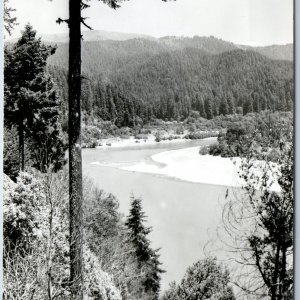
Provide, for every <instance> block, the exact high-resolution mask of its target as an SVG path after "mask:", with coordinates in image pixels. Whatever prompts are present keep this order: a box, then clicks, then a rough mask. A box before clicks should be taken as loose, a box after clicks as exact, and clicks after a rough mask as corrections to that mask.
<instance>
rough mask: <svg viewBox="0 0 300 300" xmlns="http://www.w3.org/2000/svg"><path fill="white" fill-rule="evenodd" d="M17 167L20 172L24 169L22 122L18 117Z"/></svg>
mask: <svg viewBox="0 0 300 300" xmlns="http://www.w3.org/2000/svg"><path fill="white" fill-rule="evenodd" d="M19 167H20V170H21V171H24V169H25V151H24V120H23V117H22V116H21V117H20V121H19Z"/></svg>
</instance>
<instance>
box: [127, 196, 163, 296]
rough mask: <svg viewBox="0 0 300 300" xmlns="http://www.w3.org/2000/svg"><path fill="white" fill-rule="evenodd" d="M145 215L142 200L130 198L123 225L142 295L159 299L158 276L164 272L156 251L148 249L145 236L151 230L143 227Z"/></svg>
mask: <svg viewBox="0 0 300 300" xmlns="http://www.w3.org/2000/svg"><path fill="white" fill-rule="evenodd" d="M145 218H146V216H145V213H144V212H143V210H142V200H141V199H139V198H134V197H133V196H132V198H131V209H130V213H129V216H128V217H127V221H126V223H125V225H126V226H127V227H128V229H129V241H130V242H131V243H132V244H133V247H134V249H135V257H136V258H137V260H138V261H137V263H138V268H139V270H140V272H141V274H144V275H142V287H143V289H142V293H145V294H146V295H147V297H149V299H158V298H159V289H160V274H161V273H163V272H164V271H163V270H162V269H161V268H160V265H161V263H160V262H159V254H158V250H153V249H151V247H150V241H149V239H148V237H147V235H148V234H149V233H150V232H151V228H147V227H145V225H144V224H143V223H144V221H145Z"/></svg>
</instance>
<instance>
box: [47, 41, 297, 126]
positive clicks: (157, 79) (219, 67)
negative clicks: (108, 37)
mask: <svg viewBox="0 0 300 300" xmlns="http://www.w3.org/2000/svg"><path fill="white" fill-rule="evenodd" d="M182 43H183V42H182ZM64 47H65V46H64V45H59V49H58V54H57V55H56V56H55V57H53V58H52V60H51V61H50V63H51V64H52V65H53V66H60V67H61V66H64V65H65V63H63V62H62V61H61V60H62V59H63V57H64V54H63V53H64ZM82 60H83V70H84V72H85V76H86V77H87V78H89V79H90V82H89V85H91V88H92V89H94V88H93V87H94V86H96V85H97V82H99V81H100V82H101V81H103V82H106V83H108V84H110V85H111V86H113V87H115V86H117V87H118V91H119V92H120V93H121V95H122V96H123V97H125V98H126V99H130V100H133V101H134V102H135V103H136V102H138V103H140V105H141V107H142V108H143V110H144V111H145V112H151V114H152V117H154V118H160V119H164V120H172V119H174V120H177V119H185V118H187V117H188V116H189V115H190V113H191V111H198V112H199V113H200V115H201V116H202V117H206V118H208V119H211V118H213V117H215V116H217V115H220V114H233V113H235V112H239V113H243V114H247V113H251V112H260V111H263V110H266V109H269V110H273V111H275V110H276V111H277V110H278V111H290V110H291V109H292V103H293V100H292V99H293V98H292V97H293V96H292V94H293V72H292V70H293V66H292V63H291V62H287V61H273V60H270V59H268V58H266V57H264V56H261V55H260V54H258V53H255V52H253V51H244V50H234V49H230V51H228V52H221V53H218V54H215V55H211V54H208V53H204V52H203V51H202V50H201V49H199V48H196V46H195V45H194V46H193V48H186V47H184V46H182V49H181V48H180V50H178V49H174V48H166V46H165V42H161V41H159V42H157V41H149V40H144V39H133V40H127V41H103V43H101V44H100V43H99V42H85V43H83V57H82ZM108 62H111V63H108ZM56 78H58V80H60V78H59V77H58V76H56ZM59 85H60V86H62V84H59ZM221 87H222V88H221ZM96 89H97V88H96ZM93 98H94V99H93ZM91 102H92V103H94V106H92V105H89V107H87V108H86V110H87V111H90V109H91V108H92V109H93V108H95V109H97V101H95V96H94V97H93V96H91V97H90V102H89V103H91ZM203 106H204V108H203ZM83 109H85V107H83ZM116 109H118V106H116ZM144 115H145V114H144ZM146 115H148V114H146ZM142 119H143V116H142Z"/></svg>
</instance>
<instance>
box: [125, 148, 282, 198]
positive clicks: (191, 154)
mask: <svg viewBox="0 0 300 300" xmlns="http://www.w3.org/2000/svg"><path fill="white" fill-rule="evenodd" d="M199 149H200V147H190V148H184V149H179V150H171V151H165V152H161V153H158V154H154V155H152V156H151V158H150V159H148V160H146V161H142V162H139V163H137V164H132V165H130V166H123V167H121V169H122V170H126V171H131V172H141V173H150V174H154V175H161V176H167V177H171V178H175V179H179V180H183V181H188V182H192V183H202V184H213V185H221V186H228V187H242V186H244V185H245V181H244V180H243V179H242V178H241V177H240V176H239V170H240V166H241V163H242V160H241V159H240V158H237V157H235V158H225V157H221V156H211V155H200V154H199ZM261 164H264V162H261V161H256V162H255V163H254V166H253V169H252V172H253V174H254V175H255V178H257V177H259V178H262V170H263V166H262V165H261ZM272 170H273V171H271V170H269V172H270V174H269V178H270V179H269V180H270V189H271V190H273V191H278V192H279V191H280V187H279V185H278V183H277V180H276V178H277V176H278V170H277V169H276V166H275V165H274V166H273V167H272ZM271 181H272V182H273V183H271ZM259 182H260V181H259ZM256 185H257V188H258V189H260V184H259V183H256Z"/></svg>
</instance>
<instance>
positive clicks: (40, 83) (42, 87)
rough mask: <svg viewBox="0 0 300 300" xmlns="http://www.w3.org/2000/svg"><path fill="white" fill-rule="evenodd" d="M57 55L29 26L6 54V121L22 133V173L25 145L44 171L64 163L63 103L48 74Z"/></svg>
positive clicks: (20, 134)
mask: <svg viewBox="0 0 300 300" xmlns="http://www.w3.org/2000/svg"><path fill="white" fill-rule="evenodd" d="M54 51H55V49H54V48H53V47H51V46H46V45H44V44H42V42H41V40H40V39H37V38H36V32H35V31H34V30H33V29H32V27H31V26H30V25H26V26H25V30H24V31H23V33H22V36H21V38H20V39H19V40H18V42H17V43H16V44H15V45H14V46H13V47H12V49H10V50H9V49H6V52H5V62H6V63H5V68H4V75H5V91H6V92H5V103H4V121H5V125H6V126H7V127H8V128H9V129H11V128H12V127H13V126H14V127H16V128H17V130H18V135H19V159H20V167H21V169H22V170H24V165H25V150H24V148H25V144H26V145H27V146H28V148H30V149H31V157H30V158H31V159H32V160H33V162H32V165H33V166H35V167H37V168H39V169H40V170H42V171H45V170H46V168H47V167H48V166H49V165H50V164H51V163H53V164H55V169H59V168H60V167H61V166H62V165H63V163H64V162H63V160H64V150H65V148H64V144H63V141H62V137H61V136H60V126H59V108H60V102H59V99H58V97H57V95H56V90H55V87H54V84H53V82H52V79H51V77H50V76H49V75H48V74H47V73H46V64H47V58H48V57H49V56H50V55H51V54H53V53H54ZM42 141H44V142H42Z"/></svg>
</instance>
